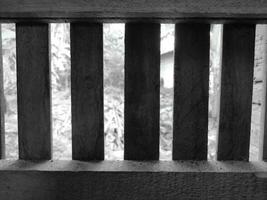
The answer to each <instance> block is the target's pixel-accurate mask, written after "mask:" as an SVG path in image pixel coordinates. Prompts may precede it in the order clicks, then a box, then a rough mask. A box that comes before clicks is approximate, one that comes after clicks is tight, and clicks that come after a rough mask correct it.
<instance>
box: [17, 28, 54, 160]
mask: <svg viewBox="0 0 267 200" xmlns="http://www.w3.org/2000/svg"><path fill="white" fill-rule="evenodd" d="M16 42H17V88H18V135H19V158H20V159H25V160H45V159H51V116H50V115H51V113H50V112H51V111H50V110H51V103H50V66H49V65H50V60H49V25H48V24H47V23H18V24H16Z"/></svg>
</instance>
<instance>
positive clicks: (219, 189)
mask: <svg viewBox="0 0 267 200" xmlns="http://www.w3.org/2000/svg"><path fill="white" fill-rule="evenodd" d="M0 199H4V200H6V199H12V200H13V199H16V200H21V199H22V200H23V199H25V200H26V199H27V200H28V199H38V200H45V199H49V200H51V199H52V200H53V199H57V200H58V199H70V200H76V199H79V200H83V199H93V200H94V199H97V200H98V199H114V200H117V199H119V200H120V199H121V200H128V199H130V200H131V199H145V200H150V199H151V200H152V199H153V200H155V199H164V200H166V199H167V200H169V199H170V200H171V199H179V200H180V199H193V200H194V199H196V200H199V199H200V200H202V199H203V200H204V199H205V200H206V199H216V200H217V199H257V200H261V199H262V200H266V199H267V163H266V162H202V161H199V162H197V161H196V162H193V161H191V162H190V161H186V162H176V161H158V162H136V161H135V162H133V161H101V162H80V161H43V162H30V161H22V160H19V161H6V160H2V161H0Z"/></svg>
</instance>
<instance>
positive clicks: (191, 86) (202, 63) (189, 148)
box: [173, 23, 210, 160]
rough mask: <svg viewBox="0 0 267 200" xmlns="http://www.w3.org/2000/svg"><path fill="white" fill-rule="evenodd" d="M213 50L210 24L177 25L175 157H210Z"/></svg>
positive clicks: (187, 158)
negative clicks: (211, 49)
mask: <svg viewBox="0 0 267 200" xmlns="http://www.w3.org/2000/svg"><path fill="white" fill-rule="evenodd" d="M209 50H210V25H209V24H191V23H180V24H176V27H175V59H174V60H175V67H174V68H175V76H174V77H175V80H174V83H175V84H174V115H173V116H174V118H173V159H174V160H206V159H207V132H208V101H209V98H208V93H209Z"/></svg>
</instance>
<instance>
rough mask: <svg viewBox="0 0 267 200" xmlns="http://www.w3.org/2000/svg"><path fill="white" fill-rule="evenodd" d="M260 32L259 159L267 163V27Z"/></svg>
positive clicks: (261, 28)
mask: <svg viewBox="0 0 267 200" xmlns="http://www.w3.org/2000/svg"><path fill="white" fill-rule="evenodd" d="M257 28H258V29H259V30H258V31H259V32H262V37H263V41H264V42H263V43H262V55H261V56H262V63H263V68H262V74H263V78H262V79H263V86H262V91H263V92H262V99H261V102H262V103H261V122H260V140H259V141H260V144H259V159H260V160H264V161H267V105H266V101H267V55H266V52H267V44H266V41H267V26H263V27H257Z"/></svg>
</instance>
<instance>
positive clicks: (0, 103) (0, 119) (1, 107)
mask: <svg viewBox="0 0 267 200" xmlns="http://www.w3.org/2000/svg"><path fill="white" fill-rule="evenodd" d="M3 71H4V69H3V53H2V29H1V24H0V159H3V158H5V115H4V114H5V113H4V112H5V96H4V81H3Z"/></svg>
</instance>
